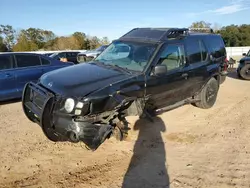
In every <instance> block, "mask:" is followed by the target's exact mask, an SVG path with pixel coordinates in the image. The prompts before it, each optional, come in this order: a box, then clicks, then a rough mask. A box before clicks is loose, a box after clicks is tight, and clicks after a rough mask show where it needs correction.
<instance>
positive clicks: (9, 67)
mask: <svg viewBox="0 0 250 188" xmlns="http://www.w3.org/2000/svg"><path fill="white" fill-rule="evenodd" d="M16 97H17V88H16V74H15V69H14V61H13V56H12V55H10V54H6V55H0V101H3V100H8V99H12V98H16Z"/></svg>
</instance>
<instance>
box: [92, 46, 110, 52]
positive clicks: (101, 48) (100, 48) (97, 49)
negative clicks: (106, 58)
mask: <svg viewBox="0 0 250 188" xmlns="http://www.w3.org/2000/svg"><path fill="white" fill-rule="evenodd" d="M105 48H107V46H100V47H99V48H96V49H95V50H94V51H103V50H105Z"/></svg>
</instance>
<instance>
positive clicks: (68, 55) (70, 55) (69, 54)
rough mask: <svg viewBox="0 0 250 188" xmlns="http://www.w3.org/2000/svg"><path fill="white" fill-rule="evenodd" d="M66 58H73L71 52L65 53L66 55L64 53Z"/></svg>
mask: <svg viewBox="0 0 250 188" xmlns="http://www.w3.org/2000/svg"><path fill="white" fill-rule="evenodd" d="M66 56H67V57H73V56H74V54H73V53H71V52H67V53H66Z"/></svg>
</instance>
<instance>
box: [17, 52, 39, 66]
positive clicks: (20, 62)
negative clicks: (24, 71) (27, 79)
mask: <svg viewBox="0 0 250 188" xmlns="http://www.w3.org/2000/svg"><path fill="white" fill-rule="evenodd" d="M15 57H16V61H17V67H31V66H38V65H41V63H40V58H39V56H35V55H15Z"/></svg>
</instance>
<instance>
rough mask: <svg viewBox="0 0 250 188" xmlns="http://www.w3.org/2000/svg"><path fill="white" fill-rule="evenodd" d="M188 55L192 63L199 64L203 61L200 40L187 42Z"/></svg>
mask: <svg viewBox="0 0 250 188" xmlns="http://www.w3.org/2000/svg"><path fill="white" fill-rule="evenodd" d="M187 55H188V56H189V61H190V63H198V62H201V61H202V57H201V48H200V42H199V40H193V39H192V40H188V42H187Z"/></svg>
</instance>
